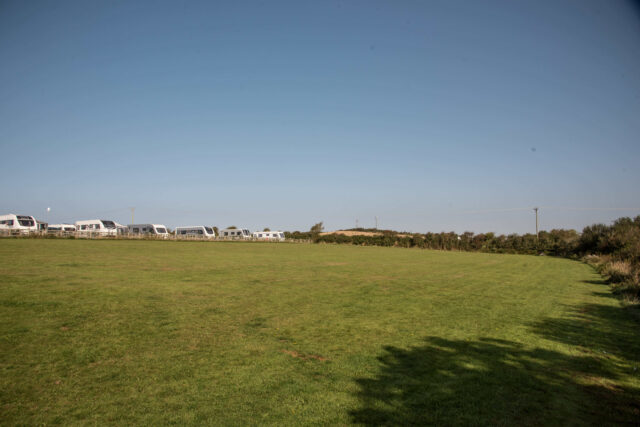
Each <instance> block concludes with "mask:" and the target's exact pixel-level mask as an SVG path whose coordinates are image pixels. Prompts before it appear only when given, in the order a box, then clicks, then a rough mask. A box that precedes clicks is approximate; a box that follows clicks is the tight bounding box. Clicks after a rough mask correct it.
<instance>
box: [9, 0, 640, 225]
mask: <svg viewBox="0 0 640 427" xmlns="http://www.w3.org/2000/svg"><path fill="white" fill-rule="evenodd" d="M0 65H1V66H0V150H1V152H2V155H1V156H0V179H1V181H2V182H3V184H4V185H2V186H0V214H4V213H17V214H28V215H34V216H35V217H36V218H38V219H41V220H45V221H48V222H49V223H58V222H71V223H72V222H74V221H76V220H82V219H93V218H101V219H112V220H115V221H118V222H120V223H122V224H129V223H131V211H130V208H131V207H135V222H136V223H161V224H165V225H167V226H169V227H171V228H173V227H176V226H180V225H199V224H207V225H215V226H218V227H220V228H222V227H227V226H230V225H236V226H238V227H247V228H250V229H252V230H256V229H262V228H264V227H270V228H271V229H274V230H275V229H279V230H308V229H309V228H310V227H311V225H313V224H315V223H317V222H320V221H323V222H324V225H325V229H327V230H334V229H340V228H350V227H355V226H356V221H358V222H357V223H358V225H359V226H361V227H373V226H374V225H375V217H377V218H378V227H380V228H390V229H396V230H405V231H413V232H427V231H431V232H439V231H456V232H464V231H473V232H488V231H493V232H497V233H526V232H535V215H534V213H533V210H532V208H533V207H536V206H538V207H540V211H539V212H540V228H541V229H543V230H544V229H546V230H550V229H553V228H574V229H578V230H581V229H582V228H583V227H584V226H586V225H590V224H592V223H597V222H601V223H610V222H611V221H612V220H614V219H615V218H618V217H621V216H636V215H640V168H639V167H638V161H639V160H640V7H639V6H638V4H637V3H634V2H625V1H603V0H593V1H591V0H575V1H570V0H565V1H558V0H548V1H543V0H531V1H481V2H470V1H456V0H447V1H329V0H326V1H321V2H319V1H291V2H280V1H255V2H254V1H250V2H247V1H229V2H223V1H216V2H212V1H201V2H200V1H189V2H184V3H183V2H178V1H170V2H162V1H148V2H147V1H109V2H96V1H77V2H75V1H59V2H47V1H40V2H39V1H29V2H25V1H6V0H5V1H2V2H0ZM48 207H50V208H51V211H50V212H48V213H47V211H46V209H47V208H48Z"/></svg>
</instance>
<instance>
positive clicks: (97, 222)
mask: <svg viewBox="0 0 640 427" xmlns="http://www.w3.org/2000/svg"><path fill="white" fill-rule="evenodd" d="M75 225H76V231H77V232H78V234H80V235H100V236H115V235H116V234H117V233H118V226H120V227H122V226H121V225H120V224H117V223H116V222H114V221H110V220H107V219H89V220H86V221H76V223H75Z"/></svg>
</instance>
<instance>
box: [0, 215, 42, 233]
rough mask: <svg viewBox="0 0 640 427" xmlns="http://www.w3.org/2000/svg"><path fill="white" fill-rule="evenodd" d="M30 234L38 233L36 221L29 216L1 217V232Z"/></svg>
mask: <svg viewBox="0 0 640 427" xmlns="http://www.w3.org/2000/svg"><path fill="white" fill-rule="evenodd" d="M4 230H6V231H8V232H10V233H18V234H29V233H33V232H36V231H38V225H37V224H36V219H35V218H34V217H32V216H28V215H15V214H9V215H0V231H4Z"/></svg>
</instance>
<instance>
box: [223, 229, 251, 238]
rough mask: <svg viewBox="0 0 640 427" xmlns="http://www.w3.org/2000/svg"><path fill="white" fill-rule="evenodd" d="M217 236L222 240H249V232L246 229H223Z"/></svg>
mask: <svg viewBox="0 0 640 427" xmlns="http://www.w3.org/2000/svg"><path fill="white" fill-rule="evenodd" d="M218 236H219V237H221V238H223V239H231V240H243V239H250V238H251V232H250V231H249V230H247V229H246V228H225V229H224V230H221V231H220V232H219V233H218Z"/></svg>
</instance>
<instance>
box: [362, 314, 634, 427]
mask: <svg viewBox="0 0 640 427" xmlns="http://www.w3.org/2000/svg"><path fill="white" fill-rule="evenodd" d="M583 308H584V310H582V309H579V310H577V313H579V314H576V315H575V316H574V317H572V318H570V319H566V320H564V319H561V320H558V319H549V320H547V321H544V322H540V323H537V324H535V325H534V326H533V330H534V332H536V333H538V334H540V335H543V336H544V337H545V338H548V339H551V340H556V341H560V342H563V343H567V344H573V345H578V346H581V345H582V346H584V348H585V349H590V348H599V349H600V351H601V352H600V353H597V352H594V351H585V352H584V353H582V354H581V355H578V356H576V355H568V354H564V353H560V352H557V351H552V350H548V349H542V348H527V347H525V346H523V345H522V344H519V343H516V342H511V341H506V340H496V339H479V340H473V341H464V340H451V339H444V338H439V337H427V338H426V339H425V340H424V344H422V345H419V346H414V347H410V348H408V349H403V348H397V347H392V346H387V347H385V348H384V351H383V354H382V355H380V356H379V357H378V361H379V363H380V371H379V373H378V374H377V375H376V376H375V377H370V378H359V379H357V380H356V382H357V384H358V386H359V391H358V393H357V396H358V398H359V401H360V404H361V405H360V407H359V408H358V409H355V410H353V411H351V412H350V415H351V418H352V421H354V422H355V423H359V424H365V425H424V424H444V425H456V424H457V425H462V424H464V425H468V424H474V425H477V424H491V425H513V424H516V425H540V424H602V423H605V424H611V423H615V424H635V423H637V422H638V420H639V419H640V389H638V388H632V387H623V386H621V385H620V384H619V383H618V382H617V381H616V380H617V379H619V378H620V377H621V376H623V375H629V372H627V371H625V369H624V368H621V367H618V366H617V365H616V364H615V363H612V361H611V360H610V359H611V357H614V356H612V355H607V353H608V352H611V353H615V354H618V355H619V356H620V357H621V358H622V359H625V360H627V361H637V358H638V354H632V353H633V352H635V351H636V350H637V349H638V347H637V345H633V344H632V343H631V342H629V340H632V339H633V336H632V334H629V333H628V331H626V330H625V329H626V328H624V327H622V328H621V330H618V331H616V330H615V329H613V328H612V325H613V324H614V323H616V322H618V321H619V320H620V319H619V314H620V313H618V312H616V311H615V310H618V311H620V309H619V308H616V307H605V306H594V305H592V306H588V307H583ZM597 320H598V321H597ZM627 320H628V319H627ZM609 322H612V323H611V324H609ZM623 326H624V325H623ZM626 326H628V325H626ZM586 330H590V331H589V332H588V333H587V332H585V331H586ZM635 337H636V339H637V334H636V335H635Z"/></svg>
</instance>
